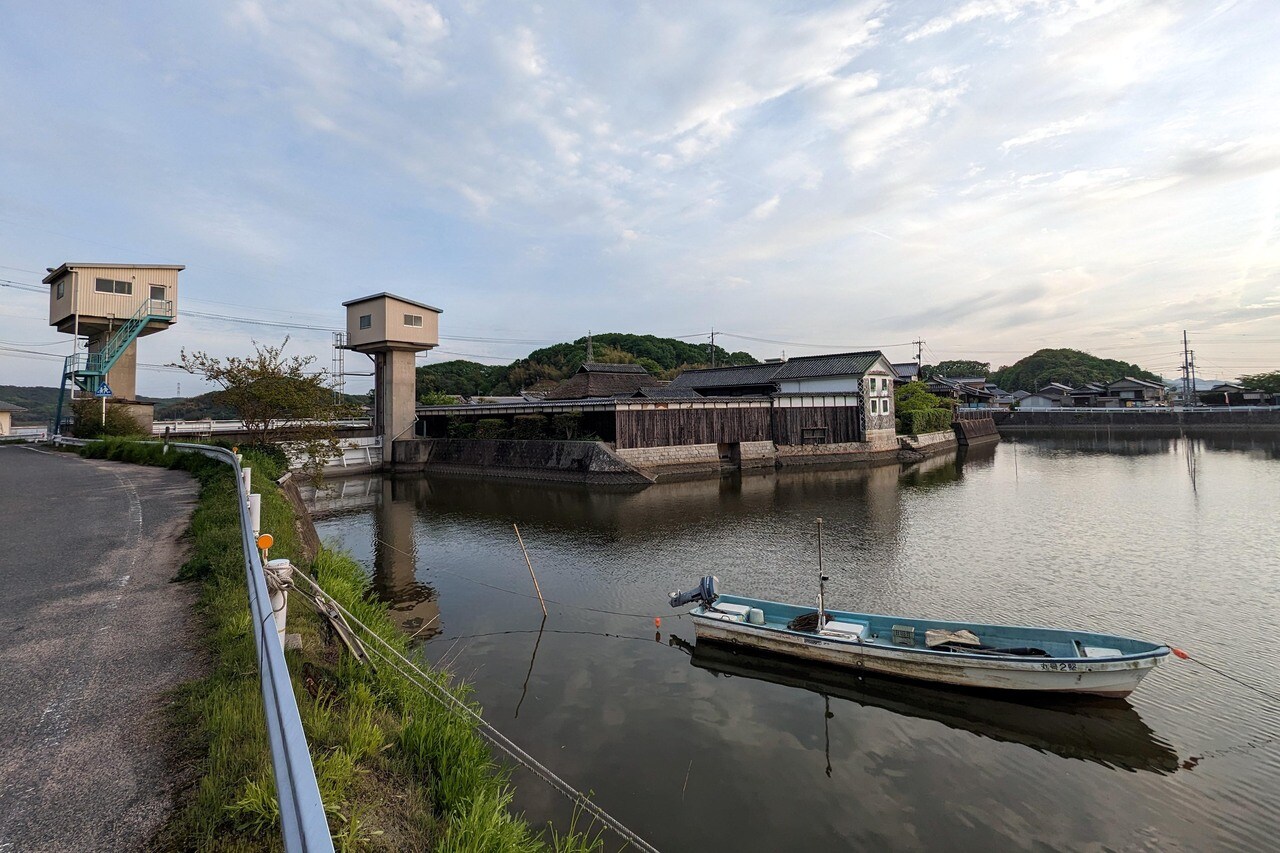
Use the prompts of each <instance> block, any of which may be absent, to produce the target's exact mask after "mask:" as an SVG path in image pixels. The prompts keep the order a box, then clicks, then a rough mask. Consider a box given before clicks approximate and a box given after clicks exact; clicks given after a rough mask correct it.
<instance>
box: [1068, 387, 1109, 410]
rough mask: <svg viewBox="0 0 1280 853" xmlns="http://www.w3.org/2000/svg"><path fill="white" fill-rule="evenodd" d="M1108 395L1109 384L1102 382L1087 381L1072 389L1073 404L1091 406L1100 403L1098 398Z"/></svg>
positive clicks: (1084, 406) (1083, 406)
mask: <svg viewBox="0 0 1280 853" xmlns="http://www.w3.org/2000/svg"><path fill="white" fill-rule="evenodd" d="M1106 395H1107V386H1105V385H1103V384H1102V383H1100V382H1086V383H1085V384H1083V385H1081V386H1080V387H1079V388H1072V389H1071V405H1073V406H1077V407H1081V408H1090V407H1093V406H1097V405H1098V398H1100V397H1105V396H1106Z"/></svg>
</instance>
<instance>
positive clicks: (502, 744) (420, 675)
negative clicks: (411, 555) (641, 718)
mask: <svg viewBox="0 0 1280 853" xmlns="http://www.w3.org/2000/svg"><path fill="white" fill-rule="evenodd" d="M293 576H294V578H302V579H303V580H305V581H306V582H307V583H308V584H310V585H311V587H312V588H313V589H315V590H317V591H319V592H320V593H322V594H323V595H324V596H325V597H326V598H327V599H328V600H329V601H330V602H332V603H333V605H334V606H335V607H337V608H338V610H339V611H341V612H342V614H343V615H344V616H345V617H346V618H347V619H349V620H350V621H351V622H353V623H354V624H356V625H358V626H359V627H360V628H361V629H362V630H363V631H364V632H365V633H366V634H367V635H368V636H369V637H371V638H373V639H374V640H375V641H376V642H377V643H379V644H381V645H382V646H385V647H386V649H387V651H389V652H390V653H391V654H392V655H394V656H395V658H397V659H399V661H400V663H401V664H403V665H404V666H405V667H408V669H409V671H408V672H406V671H405V669H403V668H402V667H401V666H400V665H399V664H397V663H396V661H395V660H393V659H392V658H391V657H389V656H387V655H386V654H384V653H383V652H382V651H380V650H379V649H377V648H376V647H375V646H373V645H369V646H367V648H368V650H369V651H372V652H373V653H374V654H376V655H377V656H378V657H380V658H382V660H384V661H385V662H386V663H387V664H388V665H389V666H390V667H391V668H392V669H394V670H395V671H396V672H398V673H400V674H401V675H403V676H404V677H405V678H406V679H408V680H409V681H410V682H411V683H413V684H416V685H417V686H418V687H419V688H421V689H422V690H423V691H424V692H426V693H428V694H429V695H430V696H432V697H433V698H434V699H436V701H438V702H440V703H441V704H442V705H444V706H445V707H448V708H451V709H453V710H454V711H457V712H458V713H461V714H463V715H465V716H467V717H469V718H471V720H472V721H473V722H474V723H475V724H476V727H477V728H478V729H479V731H480V734H481V736H482V737H484V738H485V740H487V741H489V743H491V744H492V745H494V746H495V747H497V748H498V749H500V750H502V751H503V752H504V753H506V755H507V756H508V757H509V758H511V759H512V760H513V761H515V762H517V763H518V764H520V765H522V766H524V767H525V768H526V769H528V770H529V771H531V772H532V773H533V774H534V775H535V776H537V777H538V778H540V779H542V781H544V782H546V783H547V784H548V785H550V786H551V787H553V788H555V789H556V790H557V791H559V792H560V793H561V794H563V795H564V796H565V797H566V798H568V799H569V801H570V802H572V803H573V804H574V805H575V806H578V807H580V808H582V809H583V810H585V811H587V812H589V813H590V814H591V815H592V816H593V817H594V818H595V819H596V820H598V821H600V823H601V824H603V825H605V826H607V827H609V828H610V829H612V830H613V831H614V832H616V833H617V834H618V836H619V837H621V838H622V839H624V840H625V841H627V842H628V843H629V844H631V846H632V847H635V848H636V849H637V850H642V851H644V853H658V850H657V848H656V847H654V846H653V845H652V844H650V843H649V842H647V841H645V840H644V839H643V838H641V837H640V836H639V835H637V834H636V833H634V832H632V831H631V830H630V829H628V828H627V827H626V826H625V825H623V824H622V822H621V821H619V820H618V819H617V818H615V817H613V815H611V814H609V813H608V812H606V811H605V810H604V809H602V808H601V807H600V806H598V805H596V804H595V802H593V801H592V800H591V798H590V797H588V796H587V795H586V794H584V793H582V792H581V791H579V790H577V789H576V788H574V787H573V786H572V785H570V784H569V783H568V782H566V781H564V780H563V779H561V778H560V777H559V776H557V775H556V774H555V773H553V772H551V770H550V769H548V768H547V767H546V766H545V765H543V764H542V763H541V762H539V761H538V760H537V759H536V758H534V757H533V756H532V755H530V754H529V753H527V752H525V751H524V750H523V749H521V748H520V747H519V746H517V745H516V744H515V743H514V742H513V741H512V740H511V739H510V738H508V737H507V736H506V735H504V734H503V733H502V732H500V731H498V730H497V729H495V728H494V727H493V726H492V725H490V724H489V723H488V722H487V721H486V720H485V719H484V717H482V716H480V714H478V713H477V712H476V711H475V710H474V709H472V708H471V707H470V706H468V705H467V704H466V703H465V702H463V701H462V700H461V699H459V698H458V697H457V696H454V695H453V694H452V693H450V692H449V691H448V690H447V689H445V688H444V687H443V686H442V685H440V684H437V683H436V682H435V681H434V680H433V679H432V678H431V676H429V675H428V674H427V673H425V672H423V671H422V669H421V668H420V667H419V666H418V665H417V664H415V663H414V662H413V661H411V660H409V659H408V658H407V657H405V656H404V655H402V654H401V653H400V650H399V649H397V648H396V647H395V646H393V645H392V644H391V643H390V642H388V641H387V640H386V639H384V638H383V637H382V635H380V634H378V633H377V632H376V631H374V630H373V629H372V628H370V627H369V626H368V625H366V624H364V623H363V622H361V621H360V620H359V619H358V618H357V617H356V616H355V615H354V614H353V613H352V612H351V611H350V610H347V608H345V607H343V606H342V604H341V603H340V602H338V601H337V600H335V599H334V597H333V596H331V595H329V593H328V592H326V591H325V589H324V588H323V587H322V586H320V584H318V583H316V581H315V580H314V579H312V578H310V577H308V576H307V575H306V574H304V573H303V572H301V571H297V572H295V573H294V575H293Z"/></svg>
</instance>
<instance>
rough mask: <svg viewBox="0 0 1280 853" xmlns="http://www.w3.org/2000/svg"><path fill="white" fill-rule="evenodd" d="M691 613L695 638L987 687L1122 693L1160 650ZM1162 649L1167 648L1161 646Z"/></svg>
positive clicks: (902, 675) (1138, 679) (1147, 668)
mask: <svg viewBox="0 0 1280 853" xmlns="http://www.w3.org/2000/svg"><path fill="white" fill-rule="evenodd" d="M691 615H692V616H693V622H694V630H695V631H696V633H697V637H698V639H699V640H710V641H714V642H719V643H728V644H734V645H740V646H746V647H748V648H752V649H760V650H763V651H768V652H773V653H774V654H782V655H789V656H792V657H797V658H801V659H804V660H811V661H819V662H822V663H825V664H829V665H834V666H840V667H845V668H848V669H852V670H865V671H870V672H875V673H881V674H884V675H892V676H897V677H899V678H910V679H916V680H921V681H929V682H933V683H938V684H951V685H956V686H962V687H973V688H985V689H993V690H1019V691H1030V692H1045V693H1081V694H1089V695H1093V696H1106V697H1110V698H1124V697H1126V696H1128V695H1129V694H1130V693H1132V692H1133V691H1134V690H1135V689H1137V687H1138V684H1139V683H1140V682H1141V681H1142V679H1143V678H1144V677H1145V676H1146V675H1147V673H1148V672H1150V671H1151V670H1152V669H1153V668H1154V667H1155V666H1156V664H1157V663H1159V661H1160V658H1161V657H1162V656H1163V655H1162V654H1160V653H1152V654H1151V655H1148V656H1142V657H1129V658H1127V659H1124V658H1122V659H1116V660H1100V659H1099V660H1090V659H1084V658H1082V659H1079V660H1066V659H1061V658H1042V657H1034V658H1017V657H1005V656H985V657H983V656H978V655H969V654H947V653H939V652H923V653H922V652H920V651H919V650H911V649H899V648H895V647H894V646H891V645H877V644H873V643H862V642H856V641H847V640H840V639H834V638H829V637H823V636H817V635H815V634H805V633H799V632H793V631H783V630H778V629H777V628H773V627H767V626H758V625H752V624H749V623H741V622H726V621H721V620H718V619H714V618H708V617H706V616H701V615H699V614H698V613H696V612H695V613H693V614H691ZM1166 653H1167V651H1166Z"/></svg>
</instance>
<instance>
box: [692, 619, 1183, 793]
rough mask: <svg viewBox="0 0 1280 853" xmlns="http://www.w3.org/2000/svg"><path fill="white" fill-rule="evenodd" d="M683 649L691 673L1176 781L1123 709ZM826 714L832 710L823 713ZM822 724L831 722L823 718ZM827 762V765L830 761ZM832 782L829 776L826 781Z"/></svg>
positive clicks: (1167, 761) (736, 652)
mask: <svg viewBox="0 0 1280 853" xmlns="http://www.w3.org/2000/svg"><path fill="white" fill-rule="evenodd" d="M671 642H672V644H673V645H678V646H685V647H686V648H688V649H689V651H690V654H691V656H692V662H693V665H694V666H696V667H699V668H700V669H705V670H707V671H708V672H711V673H713V674H715V675H720V676H728V677H740V678H752V679H757V680H760V681H768V682H770V683H772V684H781V685H784V686H787V687H796V688H801V689H803V690H808V691H811V692H813V693H817V694H819V695H821V696H824V697H831V696H835V697H838V698H840V699H846V700H848V701H850V702H855V703H857V704H858V705H862V706H864V707H872V708H882V709H884V710H887V711H892V712H894V713H896V714H901V715H903V716H907V717H916V718H919V719H922V720H932V721H934V722H938V723H942V724H943V725H945V726H948V727H949V728H952V729H957V730H960V731H964V732H968V733H970V734H973V735H977V736H979V737H985V738H990V739H992V740H996V741H1001V742H1005V743H1017V744H1022V745H1023V746H1028V747H1031V748H1032V749H1035V750H1037V751H1039V752H1048V753H1053V754H1054V755H1059V756H1061V757H1063V758H1075V759H1079V760H1081V761H1093V762H1096V763H1098V764H1102V765H1104V766H1106V767H1118V768H1122V769H1125V770H1144V771H1149V772H1152V773H1173V772H1174V771H1176V770H1177V769H1178V755H1177V753H1176V752H1174V750H1173V748H1172V747H1170V746H1169V744H1167V743H1165V742H1164V741H1163V740H1161V739H1160V738H1158V737H1156V735H1155V733H1154V732H1152V730H1151V728H1150V727H1149V726H1147V724H1146V723H1144V722H1143V721H1142V717H1141V716H1139V714H1138V712H1137V711H1136V710H1134V708H1133V707H1132V706H1131V705H1130V704H1129V703H1128V702H1123V701H1121V702H1116V701H1114V700H1112V701H1107V700H1091V699H1088V698H1084V697H1073V698H1071V699H1069V700H1065V701H1064V700H1063V699H1055V700H1048V699H1045V698H1043V697H1037V698H1034V699H1032V700H1026V699H1024V700H1021V701H1020V700H1018V699H1014V698H1006V697H1002V696H1001V695H1000V694H994V693H989V692H979V691H968V690H963V689H960V688H943V687H936V686H932V685H928V684H918V683H916V682H911V681H903V680H899V679H894V678H887V677H883V676H876V675H874V674H859V675H853V674H850V673H849V671H848V670H842V669H838V668H835V667H829V666H822V665H820V664H810V663H803V662H798V661H795V660H792V659H789V658H785V657H780V656H776V655H770V654H762V653H759V652H754V651H747V650H741V649H734V648H732V647H730V646H724V645H720V644H717V643H708V642H701V641H700V642H698V643H697V644H696V645H692V646H691V645H690V644H688V643H686V642H685V641H683V640H680V639H678V638H676V637H674V636H673V637H672V638H671ZM827 713H830V706H829V705H828V706H827ZM826 719H830V717H827V718H826ZM829 751H830V745H829V744H828V755H829ZM828 760H829V759H828ZM828 775H830V774H828Z"/></svg>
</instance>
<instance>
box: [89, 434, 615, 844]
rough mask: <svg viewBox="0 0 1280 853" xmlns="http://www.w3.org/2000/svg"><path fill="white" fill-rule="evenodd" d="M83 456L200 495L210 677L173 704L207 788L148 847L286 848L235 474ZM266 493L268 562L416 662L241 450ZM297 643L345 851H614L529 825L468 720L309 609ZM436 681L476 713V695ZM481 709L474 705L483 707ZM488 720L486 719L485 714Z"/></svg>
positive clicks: (178, 455) (119, 444) (168, 455)
mask: <svg viewBox="0 0 1280 853" xmlns="http://www.w3.org/2000/svg"><path fill="white" fill-rule="evenodd" d="M81 452H82V453H83V455H85V456H90V457H94V458H103V459H116V460H120V461H127V462H134V463H136V464H143V465H161V466H164V467H168V468H175V469H180V470H186V471H190V472H191V473H192V474H193V475H194V476H195V477H196V478H197V479H198V480H199V482H200V501H199V504H198V505H197V507H196V510H195V513H194V514H193V516H192V520H191V528H190V531H189V534H188V535H189V538H190V546H191V547H190V559H189V560H188V561H187V563H186V564H185V565H184V566H183V567H182V569H181V571H180V573H179V576H178V579H179V580H191V581H198V582H199V583H200V584H201V590H200V596H199V603H198V605H197V606H198V609H199V614H200V617H201V619H202V622H203V625H204V643H205V646H206V648H207V651H208V655H209V661H210V666H209V673H208V675H206V676H205V677H203V678H201V679H198V680H196V681H193V682H190V683H188V684H186V685H184V686H183V687H181V688H179V689H178V691H177V692H176V694H175V702H174V703H173V704H174V707H175V709H176V710H175V725H176V728H177V730H178V731H180V732H183V733H184V734H185V737H186V742H185V744H184V753H185V756H184V757H185V759H186V760H188V761H190V762H192V763H193V764H194V765H195V766H196V768H197V771H198V781H197V782H196V783H195V784H194V785H192V786H191V788H190V789H189V790H188V791H187V792H186V793H185V794H184V795H183V797H182V800H181V802H179V803H178V805H177V808H176V809H175V811H174V813H173V815H172V816H171V818H170V820H169V823H168V824H167V825H166V826H165V827H164V829H163V830H162V832H161V833H160V834H159V835H158V836H157V837H156V838H155V839H153V845H152V846H153V847H154V848H156V849H162V850H192V849H198V850H217V851H230V850H236V851H262V850H278V849H280V828H279V805H278V801H277V799H276V794H275V782H274V776H273V775H272V770H271V761H270V752H269V750H268V748H267V742H266V725H265V721H264V718H263V709H262V696H261V692H260V689H259V682H258V665H257V657H256V654H255V651H254V646H253V626H252V623H251V620H250V616H249V610H248V599H247V595H248V593H247V591H246V588H245V576H244V565H243V561H242V550H241V538H240V516H239V507H238V505H237V499H236V494H237V493H236V489H235V484H234V481H233V478H232V474H231V469H230V468H228V467H227V466H226V465H225V464H223V463H221V462H218V461H216V460H213V459H209V458H208V457H205V456H202V455H200V454H195V453H187V452H182V451H179V450H178V449H177V448H173V447H171V448H169V450H168V451H167V452H165V451H164V450H163V449H162V447H161V446H160V445H158V444H141V443H137V442H130V441H124V440H120V439H107V440H105V441H101V442H95V443H93V444H90V445H88V446H86V447H85V448H83V449H82V451H81ZM245 464H246V465H248V466H251V467H252V468H253V477H254V489H255V490H256V491H258V492H259V493H261V494H262V529H263V530H264V531H269V532H271V533H272V534H273V535H274V536H275V545H274V546H273V547H272V556H282V557H289V558H290V559H292V560H293V561H294V563H295V564H296V565H298V566H299V567H300V568H302V569H304V570H305V569H308V568H309V569H310V570H311V571H312V573H313V576H314V577H315V578H316V580H317V581H318V582H319V583H320V585H321V586H323V587H324V588H325V590H326V591H327V592H328V593H329V594H330V595H331V596H332V597H333V598H335V599H336V600H337V601H338V602H339V603H341V604H342V605H343V606H344V607H346V608H347V609H348V610H349V611H350V612H351V613H353V614H354V615H355V616H356V617H357V618H359V619H360V621H362V622H364V623H365V624H366V625H368V626H369V627H370V628H371V629H372V630H374V631H375V632H377V633H378V635H379V636H381V637H383V638H384V639H385V640H386V641H387V642H389V643H391V644H392V645H393V646H394V647H395V648H396V649H398V650H399V651H400V652H401V653H402V654H405V655H408V654H410V652H409V644H408V641H407V639H406V638H405V636H404V635H403V634H402V633H401V632H400V631H399V629H398V628H397V627H396V626H395V623H393V622H392V621H391V619H390V617H389V615H388V613H387V608H386V606H385V605H384V604H382V603H381V602H378V601H376V600H374V599H373V598H372V596H371V594H370V589H369V579H368V577H367V576H366V574H365V572H364V570H363V569H362V568H361V567H360V565H359V564H358V563H356V562H355V561H354V560H351V559H350V558H348V557H346V556H344V555H341V554H336V553H333V552H331V551H327V550H322V551H321V553H320V554H319V555H318V557H317V558H316V560H315V562H314V564H313V565H312V566H309V567H308V566H305V565H304V564H302V562H301V559H300V556H299V554H300V550H299V548H298V541H297V534H296V532H295V528H294V523H293V522H294V519H293V514H292V510H291V509H290V507H289V505H288V504H287V502H286V501H285V500H284V498H283V497H282V496H281V494H280V493H279V491H278V490H277V488H276V487H275V480H276V479H278V478H279V476H280V475H281V473H282V470H283V466H282V465H281V462H280V459H279V458H278V457H277V456H275V455H268V454H264V453H261V452H257V451H254V450H246V451H245ZM291 605H292V606H291V607H290V609H289V630H290V632H291V633H298V634H300V635H301V637H302V649H301V651H290V652H288V653H287V659H288V663H289V670H290V672H291V673H292V674H293V681H294V693H295V695H296V697H297V700H298V707H299V711H300V712H301V715H302V721H303V728H304V730H305V731H306V734H307V740H308V744H309V746H310V749H311V755H312V762H313V764H314V766H315V770H316V777H317V781H318V783H319V785H320V794H321V797H322V799H323V800H324V803H325V808H326V813H327V815H328V818H329V827H330V831H331V832H332V833H333V838H334V843H335V846H336V847H337V848H338V849H339V850H343V851H366V850H403V849H417V850H436V851H450V853H481V851H503V853H507V851H509V853H550V851H557V853H586V851H596V850H600V849H602V848H603V842H602V840H601V837H600V834H599V832H597V834H596V835H594V836H592V835H590V834H589V831H579V830H578V827H577V823H578V815H577V814H575V817H574V820H573V821H572V822H571V824H570V826H569V829H568V832H567V833H565V834H563V835H561V834H558V833H557V832H555V830H554V829H551V828H548V830H547V831H546V833H545V834H544V833H541V832H538V831H536V830H534V829H532V828H531V827H530V825H529V824H528V823H527V822H526V821H525V820H524V818H523V817H521V816H518V815H514V814H512V812H511V808H510V806H511V800H512V795H513V791H512V788H511V785H510V782H509V778H508V775H507V773H506V772H505V771H504V770H503V769H502V768H500V767H499V766H498V765H496V764H495V763H494V761H493V759H492V756H491V754H490V752H489V748H488V746H487V744H485V742H484V741H483V740H482V739H481V737H480V735H479V733H478V732H477V730H476V728H475V726H474V725H473V724H472V722H471V721H470V720H468V719H465V718H462V717H459V716H458V715H457V714H456V713H455V712H453V711H451V710H448V709H446V708H445V707H443V706H442V705H440V704H439V703H438V702H437V701H436V700H434V699H432V698H431V697H429V696H427V695H426V694H424V693H423V692H422V690H421V689H420V688H419V687H417V686H416V685H413V684H411V683H410V682H409V681H407V680H406V679H405V678H403V677H402V676H401V675H399V674H398V673H397V672H396V671H395V670H393V669H391V668H389V667H383V668H379V669H377V670H374V669H373V668H371V667H367V666H361V665H359V664H357V663H355V662H353V661H352V660H351V658H350V657H349V656H347V655H346V654H345V653H343V652H340V651H339V650H338V649H337V648H336V647H335V646H333V645H330V644H328V643H326V642H325V640H324V638H323V636H322V631H321V625H320V622H319V620H318V619H317V618H316V616H315V615H314V614H313V613H312V612H311V611H310V610H308V609H307V608H306V607H305V606H304V604H303V601H302V600H301V599H300V598H295V599H294V600H293V601H291ZM428 675H429V677H431V678H433V679H434V680H435V681H436V683H437V684H439V685H441V686H442V687H444V688H445V689H448V690H450V691H452V692H453V694H454V695H455V696H457V697H458V698H459V699H461V700H462V701H464V702H471V699H470V691H469V689H468V688H467V687H466V686H465V685H458V684H453V683H451V681H450V679H449V677H448V676H447V675H445V674H443V673H440V672H433V671H430V670H428ZM472 706H473V707H475V706H474V703H472ZM477 710H478V709H477Z"/></svg>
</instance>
